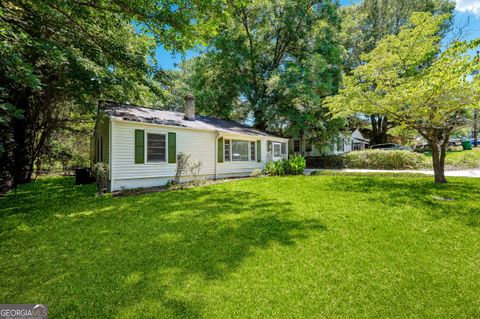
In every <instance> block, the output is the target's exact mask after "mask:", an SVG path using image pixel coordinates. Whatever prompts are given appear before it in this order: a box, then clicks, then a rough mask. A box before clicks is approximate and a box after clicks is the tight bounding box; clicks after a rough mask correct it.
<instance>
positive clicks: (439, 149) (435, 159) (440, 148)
mask: <svg viewBox="0 0 480 319" xmlns="http://www.w3.org/2000/svg"><path fill="white" fill-rule="evenodd" d="M447 146H448V139H447V142H446V143H445V141H444V142H441V143H439V142H437V141H432V142H431V143H430V147H431V148H432V164H433V173H434V175H435V183H438V184H445V183H447V178H446V177H445V156H446V155H447Z"/></svg>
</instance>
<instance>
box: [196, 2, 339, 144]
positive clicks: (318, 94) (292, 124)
mask: <svg viewBox="0 0 480 319" xmlns="http://www.w3.org/2000/svg"><path fill="white" fill-rule="evenodd" d="M337 8H338V7H337V4H336V3H335V1H330V0H327V1H311V0H301V1H291V0H285V1H266V0H254V1H248V2H244V3H240V4H236V5H235V4H234V5H231V6H229V10H230V11H231V14H230V19H228V20H227V22H226V23H225V24H224V25H223V27H222V29H221V32H219V34H218V35H217V36H215V37H214V38H213V40H212V41H211V42H210V44H209V45H208V46H207V47H206V48H205V50H204V54H203V55H202V56H201V57H198V58H195V59H194V63H195V67H194V68H193V69H191V70H193V72H192V75H191V77H190V79H189V83H190V85H191V87H192V90H193V92H194V94H195V95H196V97H197V105H198V108H199V110H200V111H201V112H204V113H206V114H210V115H215V116H219V117H229V118H242V119H249V120H253V122H254V125H255V126H256V127H257V128H260V129H268V130H270V131H276V132H281V133H285V134H289V135H298V136H300V135H305V136H307V137H308V138H309V139H312V140H315V141H319V142H321V141H324V140H329V139H331V137H333V136H334V135H335V132H336V131H337V130H338V128H339V127H340V126H341V125H342V121H341V120H339V119H336V120H332V119H331V118H330V116H329V115H327V113H328V110H327V109H326V108H324V107H323V98H324V97H325V96H327V95H330V94H333V93H335V92H336V91H337V89H338V83H339V81H340V76H341V65H342V61H341V49H340V43H339V40H338V38H337V35H338V31H339V25H340V20H339V17H338V12H337ZM187 67H190V66H187Z"/></svg>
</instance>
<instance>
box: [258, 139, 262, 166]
mask: <svg viewBox="0 0 480 319" xmlns="http://www.w3.org/2000/svg"><path fill="white" fill-rule="evenodd" d="M261 161H262V141H257V162H261Z"/></svg>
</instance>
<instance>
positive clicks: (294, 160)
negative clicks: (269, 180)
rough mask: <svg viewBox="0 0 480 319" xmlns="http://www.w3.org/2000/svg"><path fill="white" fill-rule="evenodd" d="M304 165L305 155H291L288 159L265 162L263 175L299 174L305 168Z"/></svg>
mask: <svg viewBox="0 0 480 319" xmlns="http://www.w3.org/2000/svg"><path fill="white" fill-rule="evenodd" d="M305 167H306V160H305V157H303V156H301V155H291V156H290V157H289V158H288V159H284V160H280V161H276V162H274V161H270V162H267V164H266V165H265V170H264V172H265V175H269V176H285V175H300V174H302V173H303V171H304V170H305Z"/></svg>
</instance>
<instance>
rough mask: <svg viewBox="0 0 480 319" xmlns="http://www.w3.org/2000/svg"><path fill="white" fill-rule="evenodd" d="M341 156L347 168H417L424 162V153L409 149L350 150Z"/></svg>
mask: <svg viewBox="0 0 480 319" xmlns="http://www.w3.org/2000/svg"><path fill="white" fill-rule="evenodd" d="M343 156H344V157H345V167H347V168H366V169H393V170H401V169H418V168H421V167H422V166H423V163H424V155H422V154H418V153H415V152H411V151H383V150H365V151H355V152H350V153H347V154H345V155H343Z"/></svg>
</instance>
